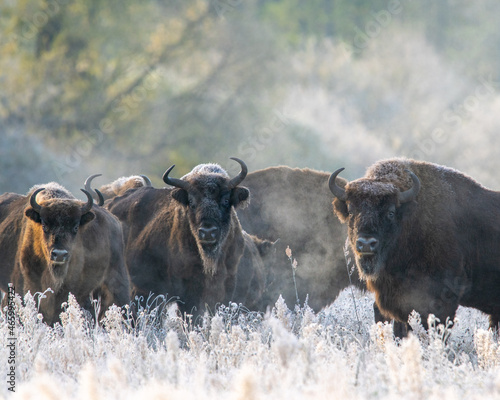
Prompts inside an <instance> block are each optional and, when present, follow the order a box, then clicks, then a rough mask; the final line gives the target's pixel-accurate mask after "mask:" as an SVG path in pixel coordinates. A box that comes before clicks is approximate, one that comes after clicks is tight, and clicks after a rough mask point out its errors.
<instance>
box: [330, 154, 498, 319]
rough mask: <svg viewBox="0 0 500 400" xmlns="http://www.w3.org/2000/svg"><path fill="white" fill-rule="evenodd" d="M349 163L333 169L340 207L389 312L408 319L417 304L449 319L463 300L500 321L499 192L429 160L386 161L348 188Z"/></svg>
mask: <svg viewBox="0 0 500 400" xmlns="http://www.w3.org/2000/svg"><path fill="white" fill-rule="evenodd" d="M342 170H343V169H342V168H341V169H339V170H337V171H336V172H334V173H333V174H332V175H331V177H330V189H331V191H332V193H333V194H334V195H335V200H334V201H333V205H334V212H335V214H336V215H337V217H338V218H339V220H340V221H341V222H342V223H345V224H346V225H347V227H348V238H349V244H350V247H351V249H352V251H353V253H354V255H355V257H354V258H355V262H356V265H357V268H358V271H359V274H360V276H361V277H362V278H363V279H364V280H365V281H366V284H367V287H368V289H369V290H371V291H372V292H374V293H375V297H376V303H377V305H378V308H379V309H380V311H381V313H382V315H383V316H384V317H386V318H394V319H395V320H397V321H401V322H403V323H406V322H407V320H408V315H409V314H410V313H411V312H412V310H416V311H417V312H418V313H420V315H421V316H422V320H424V321H427V317H428V315H429V314H431V313H432V314H434V315H435V316H436V317H437V318H438V319H439V320H440V321H441V322H444V321H445V320H446V318H448V317H449V318H451V319H453V318H454V316H455V312H456V309H457V307H458V305H463V306H468V307H474V308H477V309H479V310H481V311H483V312H485V313H487V314H489V315H490V324H491V326H492V327H494V326H497V325H498V320H499V316H500V291H499V290H498V288H499V287H500V265H499V260H500V247H499V246H498V243H500V228H499V226H500V193H498V192H494V191H492V190H488V189H486V188H484V187H483V186H481V185H480V184H479V183H477V182H476V181H474V180H473V179H472V178H470V177H468V176H466V175H464V174H462V173H460V172H459V171H456V170H454V169H451V168H447V167H444V166H440V165H436V164H432V163H428V162H424V161H414V160H410V159H399V158H398V159H390V160H384V161H379V162H378V163H376V164H374V165H372V166H371V167H370V168H368V170H367V172H366V174H365V176H364V177H363V178H360V179H357V180H354V181H352V182H349V183H348V184H347V185H345V188H344V187H339V185H338V183H337V181H336V178H337V175H338V174H339V173H340V172H341V171H342ZM337 180H338V178H337Z"/></svg>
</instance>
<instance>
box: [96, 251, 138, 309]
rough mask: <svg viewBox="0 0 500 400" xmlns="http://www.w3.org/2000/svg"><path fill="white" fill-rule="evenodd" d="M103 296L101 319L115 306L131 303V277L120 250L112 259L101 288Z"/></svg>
mask: <svg viewBox="0 0 500 400" xmlns="http://www.w3.org/2000/svg"><path fill="white" fill-rule="evenodd" d="M101 294H102V295H103V300H102V303H101V304H102V307H101V315H100V317H101V316H102V315H103V313H104V312H105V311H106V310H107V309H108V308H109V307H110V306H111V305H113V304H116V305H117V306H119V307H122V306H124V305H126V304H129V303H130V294H131V290H130V277H129V274H128V271H127V267H126V265H125V260H124V258H123V255H122V254H121V252H120V250H119V249H117V251H116V252H115V254H113V255H112V257H111V262H110V266H109V270H108V273H107V276H106V277H105V279H104V282H103V284H102V287H101Z"/></svg>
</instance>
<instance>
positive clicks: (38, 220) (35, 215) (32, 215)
mask: <svg viewBox="0 0 500 400" xmlns="http://www.w3.org/2000/svg"><path fill="white" fill-rule="evenodd" d="M24 214H25V215H26V216H27V217H28V218H29V219H31V220H32V221H35V222H36V223H37V224H40V223H41V222H42V218H41V217H40V214H39V213H38V212H37V211H35V210H34V209H33V208H31V207H28V208H27V209H26V210H25V211H24Z"/></svg>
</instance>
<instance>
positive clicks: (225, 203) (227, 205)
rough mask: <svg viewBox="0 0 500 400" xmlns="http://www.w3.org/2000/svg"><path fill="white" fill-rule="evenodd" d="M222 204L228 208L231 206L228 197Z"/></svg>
mask: <svg viewBox="0 0 500 400" xmlns="http://www.w3.org/2000/svg"><path fill="white" fill-rule="evenodd" d="M221 204H222V206H223V207H226V208H227V207H229V206H230V203H229V199H228V198H227V197H226V198H225V199H222V201H221Z"/></svg>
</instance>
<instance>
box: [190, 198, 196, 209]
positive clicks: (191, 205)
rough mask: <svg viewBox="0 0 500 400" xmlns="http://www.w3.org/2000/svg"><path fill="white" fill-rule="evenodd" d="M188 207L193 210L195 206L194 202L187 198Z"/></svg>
mask: <svg viewBox="0 0 500 400" xmlns="http://www.w3.org/2000/svg"><path fill="white" fill-rule="evenodd" d="M188 203H189V207H191V208H192V209H193V210H194V209H195V208H196V203H195V202H194V201H193V200H189V201H188Z"/></svg>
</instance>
